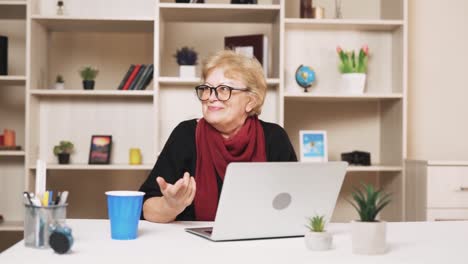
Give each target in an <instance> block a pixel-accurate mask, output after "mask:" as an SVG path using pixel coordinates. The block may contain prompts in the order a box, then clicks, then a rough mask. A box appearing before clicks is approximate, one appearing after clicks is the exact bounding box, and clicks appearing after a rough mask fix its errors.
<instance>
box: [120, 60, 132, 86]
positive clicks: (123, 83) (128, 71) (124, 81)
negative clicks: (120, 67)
mask: <svg viewBox="0 0 468 264" xmlns="http://www.w3.org/2000/svg"><path fill="white" fill-rule="evenodd" d="M134 69H135V65H134V64H132V65H130V68H128V70H127V73H126V74H125V76H124V78H123V79H122V81H121V82H120V84H119V88H117V89H118V90H122V89H123V87H124V85H125V83H126V82H127V79H128V77H130V74H132V72H133V70H134Z"/></svg>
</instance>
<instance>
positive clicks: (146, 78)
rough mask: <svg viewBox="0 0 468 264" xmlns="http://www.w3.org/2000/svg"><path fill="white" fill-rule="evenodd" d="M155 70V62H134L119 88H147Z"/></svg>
mask: <svg viewBox="0 0 468 264" xmlns="http://www.w3.org/2000/svg"><path fill="white" fill-rule="evenodd" d="M153 71H154V66H153V64H148V65H146V64H132V65H130V68H128V70H127V73H126V74H125V76H124V78H123V79H122V81H121V82H120V85H119V87H118V88H117V89H118V90H145V89H146V86H148V84H149V83H150V82H151V80H152V79H153Z"/></svg>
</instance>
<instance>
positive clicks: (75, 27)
mask: <svg viewBox="0 0 468 264" xmlns="http://www.w3.org/2000/svg"><path fill="white" fill-rule="evenodd" d="M31 18H32V21H35V22H38V23H39V24H41V25H43V26H44V27H46V28H47V29H48V30H49V31H55V32H150V33H153V31H154V19H153V18H152V17H126V18H114V17H108V18H105V17H104V18H103V17H100V18H92V17H70V16H42V15H32V16H31Z"/></svg>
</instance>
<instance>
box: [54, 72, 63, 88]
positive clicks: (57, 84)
mask: <svg viewBox="0 0 468 264" xmlns="http://www.w3.org/2000/svg"><path fill="white" fill-rule="evenodd" d="M55 89H56V90H64V89H65V81H64V80H63V76H62V75H60V74H59V75H57V78H56V79H55Z"/></svg>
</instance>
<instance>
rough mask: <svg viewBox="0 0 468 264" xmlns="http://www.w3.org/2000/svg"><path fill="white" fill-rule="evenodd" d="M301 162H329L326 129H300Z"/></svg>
mask: <svg viewBox="0 0 468 264" xmlns="http://www.w3.org/2000/svg"><path fill="white" fill-rule="evenodd" d="M299 145H300V150H301V157H300V161H301V162H327V161H328V143H327V132H326V131H324V130H301V131H299Z"/></svg>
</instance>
